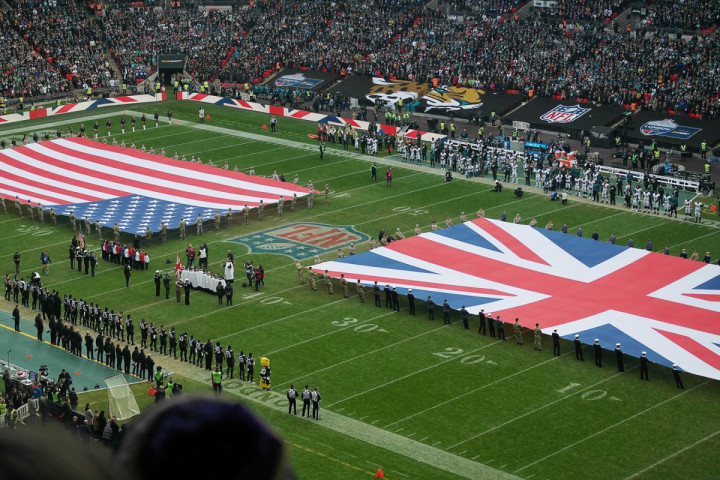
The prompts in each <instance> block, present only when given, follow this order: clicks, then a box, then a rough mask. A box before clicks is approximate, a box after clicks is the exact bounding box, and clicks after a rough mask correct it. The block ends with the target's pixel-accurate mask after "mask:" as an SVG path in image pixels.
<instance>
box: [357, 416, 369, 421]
mask: <svg viewBox="0 0 720 480" xmlns="http://www.w3.org/2000/svg"><path fill="white" fill-rule="evenodd" d="M367 417H368V416H367V415H365V416H362V417H360V418H358V421H362V420H363V419H365V418H367Z"/></svg>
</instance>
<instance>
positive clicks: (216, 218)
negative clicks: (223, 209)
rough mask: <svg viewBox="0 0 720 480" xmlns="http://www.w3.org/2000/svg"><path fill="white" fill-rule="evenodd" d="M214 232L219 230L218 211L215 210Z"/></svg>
mask: <svg viewBox="0 0 720 480" xmlns="http://www.w3.org/2000/svg"><path fill="white" fill-rule="evenodd" d="M215 230H220V210H215Z"/></svg>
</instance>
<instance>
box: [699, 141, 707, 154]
mask: <svg viewBox="0 0 720 480" xmlns="http://www.w3.org/2000/svg"><path fill="white" fill-rule="evenodd" d="M700 158H707V142H706V141H705V140H703V141H702V143H701V144H700Z"/></svg>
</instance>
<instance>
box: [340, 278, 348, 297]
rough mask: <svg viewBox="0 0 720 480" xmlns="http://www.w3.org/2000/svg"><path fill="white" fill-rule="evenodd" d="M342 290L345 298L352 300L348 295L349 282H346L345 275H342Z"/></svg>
mask: <svg viewBox="0 0 720 480" xmlns="http://www.w3.org/2000/svg"><path fill="white" fill-rule="evenodd" d="M340 288H342V292H343V298H350V295H348V286H347V280H345V274H344V273H341V274H340Z"/></svg>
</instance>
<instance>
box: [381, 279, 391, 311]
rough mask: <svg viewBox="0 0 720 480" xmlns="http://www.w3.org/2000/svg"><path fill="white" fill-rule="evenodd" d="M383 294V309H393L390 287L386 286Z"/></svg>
mask: <svg viewBox="0 0 720 480" xmlns="http://www.w3.org/2000/svg"><path fill="white" fill-rule="evenodd" d="M383 292H384V293H385V308H393V303H392V292H391V290H390V285H387V284H386V285H385V289H384V290H383Z"/></svg>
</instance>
